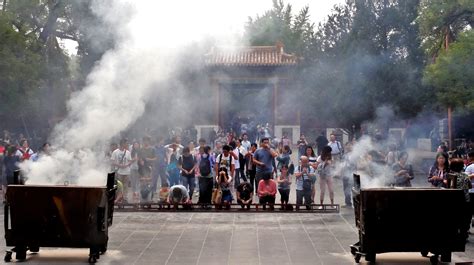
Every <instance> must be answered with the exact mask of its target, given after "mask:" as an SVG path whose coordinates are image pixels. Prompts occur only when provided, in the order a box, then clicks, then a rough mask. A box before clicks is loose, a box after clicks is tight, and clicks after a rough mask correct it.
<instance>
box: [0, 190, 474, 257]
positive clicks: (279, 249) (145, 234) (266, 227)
mask: <svg viewBox="0 0 474 265" xmlns="http://www.w3.org/2000/svg"><path fill="white" fill-rule="evenodd" d="M337 201H338V202H341V201H342V198H340V197H338V198H337ZM0 218H2V219H3V215H2V216H0ZM353 223H354V215H353V210H352V209H344V208H342V209H341V212H340V213H339V214H314V213H182V212H181V213H146V212H138V213H130V212H128V213H125V212H122V213H115V214H114V224H113V226H112V227H111V230H110V232H109V236H110V240H109V250H108V252H107V253H106V254H105V255H103V256H101V258H100V259H99V260H98V264H278V265H282V264H327V265H333V264H334V265H343V264H354V260H353V258H352V256H351V254H350V253H349V245H350V244H353V243H355V242H356V241H357V234H356V230H355V227H354V225H353ZM2 231H3V230H2ZM2 233H3V232H2ZM471 242H474V237H472V236H471ZM1 244H2V248H4V249H7V248H6V247H5V246H4V245H5V241H4V240H2V241H1ZM87 257H88V250H87V249H53V248H48V249H46V248H45V249H41V250H40V252H39V253H38V254H28V256H27V261H26V262H25V264H85V263H86V262H87ZM2 260H3V259H2ZM473 260H474V243H468V245H467V250H466V252H465V253H455V254H454V255H453V263H452V264H455V262H461V261H473ZM13 261H14V260H13ZM1 262H3V261H1ZM362 264H365V261H364V262H362ZM377 264H413V265H415V264H430V263H429V261H428V259H426V258H422V257H421V256H420V254H419V253H388V254H382V255H377Z"/></svg>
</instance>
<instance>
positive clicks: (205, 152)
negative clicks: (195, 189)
mask: <svg viewBox="0 0 474 265" xmlns="http://www.w3.org/2000/svg"><path fill="white" fill-rule="evenodd" d="M210 150H211V148H210V147H209V146H204V147H200V148H199V154H198V158H197V161H198V163H197V164H198V165H199V166H198V167H197V169H196V171H197V172H198V180H199V200H198V203H200V204H202V205H203V207H204V208H208V207H209V204H211V199H212V185H213V180H212V164H213V161H212V156H211V155H210V153H209V152H210Z"/></svg>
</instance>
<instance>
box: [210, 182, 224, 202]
mask: <svg viewBox="0 0 474 265" xmlns="http://www.w3.org/2000/svg"><path fill="white" fill-rule="evenodd" d="M211 200H212V203H214V204H220V203H221V201H222V190H221V188H220V187H219V186H217V187H216V188H214V189H213V190H212V199H211Z"/></svg>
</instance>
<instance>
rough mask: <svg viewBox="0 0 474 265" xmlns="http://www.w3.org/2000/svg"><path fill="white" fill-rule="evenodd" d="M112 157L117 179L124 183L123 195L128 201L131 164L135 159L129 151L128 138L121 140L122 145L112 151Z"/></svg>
mask: <svg viewBox="0 0 474 265" xmlns="http://www.w3.org/2000/svg"><path fill="white" fill-rule="evenodd" d="M110 159H111V162H112V165H113V166H114V168H115V170H116V171H115V172H116V173H117V179H118V180H120V181H121V182H122V183H123V196H124V200H125V201H127V196H128V193H127V192H128V189H127V187H128V182H129V181H130V180H129V176H130V173H131V168H130V166H131V165H132V164H133V162H134V160H132V155H131V153H130V151H128V143H127V140H126V139H122V140H120V147H119V148H118V149H115V151H113V152H112V156H111V158H110Z"/></svg>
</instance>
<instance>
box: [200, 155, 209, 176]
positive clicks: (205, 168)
mask: <svg viewBox="0 0 474 265" xmlns="http://www.w3.org/2000/svg"><path fill="white" fill-rule="evenodd" d="M199 171H200V172H201V176H209V175H210V174H211V160H210V159H209V155H207V158H203V157H202V156H201V161H199Z"/></svg>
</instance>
